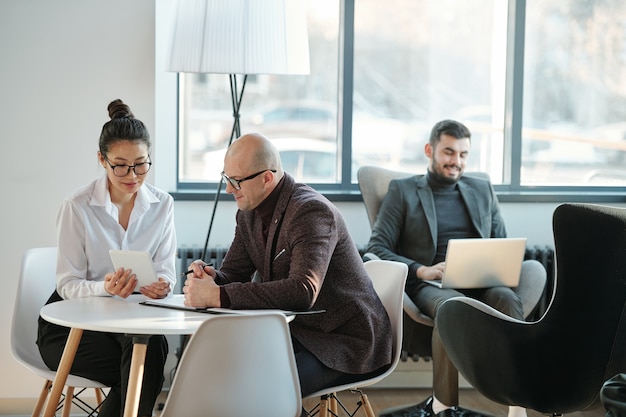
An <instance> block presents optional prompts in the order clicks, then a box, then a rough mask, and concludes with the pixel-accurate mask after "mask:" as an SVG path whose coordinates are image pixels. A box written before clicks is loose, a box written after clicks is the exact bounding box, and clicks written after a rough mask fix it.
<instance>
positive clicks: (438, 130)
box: [428, 119, 472, 147]
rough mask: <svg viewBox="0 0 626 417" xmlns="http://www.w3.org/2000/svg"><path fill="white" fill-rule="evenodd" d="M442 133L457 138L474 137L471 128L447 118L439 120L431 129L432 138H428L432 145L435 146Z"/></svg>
mask: <svg viewBox="0 0 626 417" xmlns="http://www.w3.org/2000/svg"><path fill="white" fill-rule="evenodd" d="M442 134H446V135H450V136H453V137H455V138H457V139H465V138H468V139H470V140H471V137H472V134H471V133H470V131H469V129H468V128H467V126H465V125H464V124H463V123H461V122H457V121H456V120H450V119H446V120H442V121H440V122H437V123H436V124H435V126H433V129H432V130H431V131H430V139H429V140H428V142H429V143H430V145H431V146H433V147H434V146H435V144H436V143H437V142H439V141H440V140H441V135H442Z"/></svg>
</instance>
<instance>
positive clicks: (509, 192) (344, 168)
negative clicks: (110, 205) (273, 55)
mask: <svg viewBox="0 0 626 417" xmlns="http://www.w3.org/2000/svg"><path fill="white" fill-rule="evenodd" d="M355 1H356V0H340V4H341V8H340V22H341V27H340V34H339V36H340V38H339V44H340V46H339V50H340V51H343V54H342V58H343V59H342V60H341V61H340V62H339V68H340V71H339V72H340V75H339V76H340V81H339V86H340V88H339V92H338V102H339V103H341V108H339V109H338V111H340V112H342V117H341V118H339V120H341V125H340V126H338V135H339V139H338V148H339V149H341V150H342V152H341V173H340V178H341V182H339V183H335V184H315V183H311V184H309V185H311V186H312V187H314V188H315V189H316V190H318V191H319V192H320V193H322V194H323V195H325V196H326V197H327V198H329V199H330V200H331V201H336V202H344V201H345V202H350V201H362V198H361V194H360V191H359V187H358V184H356V183H352V172H351V169H352V158H351V154H352V143H351V136H352V104H353V103H352V91H353V79H352V74H353V68H354V16H355V8H354V7H355ZM166 3H167V0H157V16H156V18H157V31H156V38H157V42H160V44H161V45H167V39H166V38H167V35H168V31H167V30H158V28H159V27H167V26H166V25H168V24H169V22H167V21H166V19H165V17H164V16H163V15H164V14H165V15H167V11H164V12H163V13H160V10H166V9H167V7H168V6H167V5H166ZM526 4H527V1H526V0H508V25H507V44H508V47H507V57H506V59H507V64H506V65H507V68H508V70H507V72H506V80H505V110H504V111H505V117H504V120H505V122H504V126H503V134H504V141H505V142H504V146H505V155H509V156H510V157H509V158H506V159H505V161H504V168H503V181H504V182H505V184H496V185H494V189H495V191H496V194H497V196H498V199H499V200H500V201H501V202H537V203H539V202H541V203H562V202H588V203H589V202H591V203H623V202H626V192H624V188H622V187H609V186H522V185H521V166H522V128H523V124H522V105H523V86H524V79H523V74H524V43H525V26H526V25H525V23H526ZM163 32H165V33H163ZM157 46H158V45H157ZM163 49H167V48H159V47H157V48H156V50H157V54H156V55H157V56H156V58H157V61H159V58H162V59H161V62H165V58H164V56H165V53H164V52H159V51H160V50H163ZM172 77H174V78H173V79H174V81H172ZM225 77H226V76H225ZM155 82H156V83H157V116H159V114H163V116H164V117H163V119H166V120H164V121H163V123H159V121H158V120H159V117H157V129H156V130H157V131H159V132H161V131H169V132H170V133H169V135H171V134H172V131H173V132H174V137H175V138H176V140H175V141H173V142H174V143H173V146H175V147H176V149H175V152H174V153H173V154H172V153H170V154H169V156H162V155H161V153H160V152H159V153H157V155H156V156H157V157H158V158H157V159H158V162H159V163H161V162H162V160H165V163H166V165H168V166H170V167H172V165H173V166H174V167H175V168H174V169H173V170H172V169H171V168H170V169H166V170H165V173H164V174H161V175H158V174H157V181H159V180H161V181H159V184H160V185H161V186H163V185H165V189H172V190H175V191H172V192H170V194H171V195H172V196H173V197H174V199H175V200H180V201H207V200H208V201H212V200H215V198H216V196H217V195H218V190H217V187H218V183H189V182H180V181H179V178H178V172H179V170H178V168H179V166H178V164H179V162H178V152H179V140H180V138H179V137H178V106H179V103H178V76H177V74H173V73H168V74H167V75H166V74H161V75H159V71H158V70H157V75H156V77H155ZM224 82H227V79H226V78H225V79H224ZM173 85H175V88H173ZM172 90H175V91H172ZM168 97H169V100H171V99H172V97H173V98H174V100H173V102H174V103H175V106H174V105H171V104H170V105H165V104H163V105H160V104H159V103H163V100H167V99H168ZM170 103H172V101H170ZM174 107H175V108H174ZM172 112H173V113H174V115H172V114H171V113H172ZM242 112H245V108H243V109H242ZM166 114H167V116H166ZM172 119H174V122H173V124H172V122H171V121H172ZM167 120H169V122H168V121H167ZM159 125H161V126H162V127H159ZM166 126H168V127H166ZM169 135H168V136H169ZM157 171H159V170H157ZM172 174H173V176H174V180H172V178H171V176H170V175H172ZM166 176H169V178H166ZM223 188H224V187H223V185H222V190H221V192H220V193H219V194H225V193H224V192H223ZM224 197H225V198H226V199H232V197H231V196H224Z"/></svg>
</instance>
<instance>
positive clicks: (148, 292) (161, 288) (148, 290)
mask: <svg viewBox="0 0 626 417" xmlns="http://www.w3.org/2000/svg"><path fill="white" fill-rule="evenodd" d="M170 291H171V288H170V283H169V282H168V281H167V280H165V279H164V278H159V280H158V281H157V282H153V283H152V284H150V285H146V286H145V287H141V288H139V292H141V293H142V294H143V295H145V296H146V297H150V298H165V297H167V295H168V294H169V293H170Z"/></svg>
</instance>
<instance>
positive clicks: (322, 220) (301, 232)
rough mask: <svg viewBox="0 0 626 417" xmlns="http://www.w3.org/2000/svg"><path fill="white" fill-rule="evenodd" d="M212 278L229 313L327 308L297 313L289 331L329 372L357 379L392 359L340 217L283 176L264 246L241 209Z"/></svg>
mask: <svg viewBox="0 0 626 417" xmlns="http://www.w3.org/2000/svg"><path fill="white" fill-rule="evenodd" d="M255 271H256V272H257V274H258V278H257V279H255V281H254V282H251V279H252V277H253V275H254V274H255ZM217 274H218V283H220V284H225V285H224V289H225V291H226V293H227V294H228V297H229V298H230V301H231V307H232V308H236V309H248V308H279V309H285V310H298V311H304V310H309V309H314V310H316V309H324V310H326V313H323V314H315V315H301V316H297V317H296V318H295V319H294V320H293V321H292V322H291V325H290V329H291V334H292V336H293V337H295V338H296V339H297V340H298V341H299V342H300V343H302V345H304V347H306V348H307V349H308V350H309V351H310V352H311V353H313V354H314V355H315V356H316V357H317V358H318V359H319V360H320V361H322V363H324V364H325V365H327V366H328V367H330V368H333V369H337V370H339V371H342V372H347V373H353V374H361V373H367V372H371V371H374V370H376V369H378V368H380V367H382V366H385V365H388V364H389V363H390V362H391V345H392V335H391V324H390V322H389V318H388V316H387V313H386V311H385V309H384V307H383V305H382V303H381V301H380V299H379V298H378V296H377V295H376V292H375V291H374V287H373V286H372V283H371V280H370V278H369V277H368V275H367V272H366V271H365V268H364V267H363V262H362V260H361V257H360V255H359V253H358V250H357V248H356V245H355V244H354V242H353V241H352V239H351V237H350V234H349V233H348V229H347V227H346V224H345V222H344V220H343V218H342V216H341V213H340V212H339V210H338V209H337V208H336V207H335V206H334V205H333V204H332V203H331V202H330V201H328V200H327V199H326V198H325V197H323V196H322V195H321V194H319V193H317V192H316V191H315V190H313V189H312V188H310V187H308V186H306V185H304V184H296V183H295V182H294V180H293V178H292V177H291V176H289V175H288V174H285V180H284V184H283V186H282V189H281V190H280V197H279V199H278V202H277V204H276V208H275V209H274V221H273V222H272V224H271V226H270V229H269V233H268V238H267V245H265V244H264V240H263V230H262V224H261V219H260V218H259V216H257V213H256V212H255V211H254V210H252V211H241V210H239V211H238V212H237V227H236V230H235V238H234V240H233V242H232V244H231V246H230V248H229V250H228V253H227V254H226V256H225V258H224V261H223V263H222V266H221V267H220V270H219V271H218V272H217ZM257 280H258V282H257Z"/></svg>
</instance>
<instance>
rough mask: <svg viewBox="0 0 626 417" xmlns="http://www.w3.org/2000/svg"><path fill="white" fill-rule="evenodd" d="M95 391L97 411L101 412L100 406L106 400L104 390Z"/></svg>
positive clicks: (95, 389) (97, 389) (96, 389)
mask: <svg viewBox="0 0 626 417" xmlns="http://www.w3.org/2000/svg"><path fill="white" fill-rule="evenodd" d="M94 391H96V404H97V405H96V410H98V411H100V404H102V401H103V400H104V399H103V398H102V390H101V389H100V388H94Z"/></svg>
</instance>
